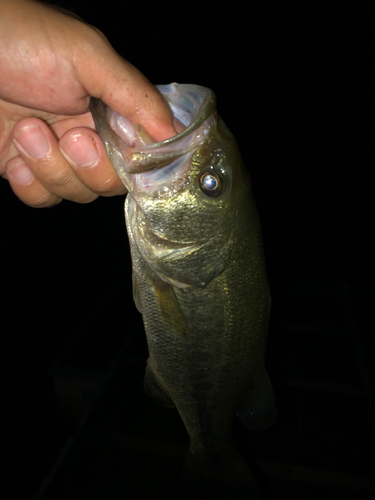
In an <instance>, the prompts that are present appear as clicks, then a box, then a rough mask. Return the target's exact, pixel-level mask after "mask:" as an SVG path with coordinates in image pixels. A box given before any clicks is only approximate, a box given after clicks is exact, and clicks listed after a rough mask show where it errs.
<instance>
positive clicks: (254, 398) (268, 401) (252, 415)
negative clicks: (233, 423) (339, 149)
mask: <svg viewBox="0 0 375 500" xmlns="http://www.w3.org/2000/svg"><path fill="white" fill-rule="evenodd" d="M238 417H239V419H240V421H241V423H242V425H243V426H244V427H246V429H251V430H253V431H257V430H261V429H267V427H270V426H271V425H272V424H274V423H275V421H276V417H277V414H276V405H275V396H274V394H273V390H272V386H271V381H270V379H269V376H268V373H267V372H266V371H265V372H264V376H263V378H262V379H261V380H260V383H259V384H258V386H257V387H256V388H255V390H254V392H253V393H252V395H251V397H250V400H249V401H248V403H247V404H246V405H245V406H244V407H243V408H242V409H241V410H240V411H239V412H238Z"/></svg>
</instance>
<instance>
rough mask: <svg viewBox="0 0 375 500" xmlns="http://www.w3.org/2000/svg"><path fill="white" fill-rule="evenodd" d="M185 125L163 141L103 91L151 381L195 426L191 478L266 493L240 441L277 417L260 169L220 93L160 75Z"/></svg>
mask: <svg viewBox="0 0 375 500" xmlns="http://www.w3.org/2000/svg"><path fill="white" fill-rule="evenodd" d="M157 88H158V90H159V92H160V93H161V94H162V95H163V97H164V99H165V100H166V102H167V103H168V105H169V107H170V109H171V112H172V114H173V119H174V124H175V127H176V129H177V130H181V132H180V133H179V134H177V135H176V136H174V137H171V138H169V139H167V140H165V141H162V142H155V141H154V140H153V138H152V137H150V136H149V135H148V134H147V132H146V131H145V130H144V129H143V127H141V126H140V125H133V124H132V123H131V122H130V121H129V120H127V119H126V118H125V117H121V116H120V115H118V114H117V113H116V112H115V111H113V110H112V109H111V108H109V107H108V106H106V105H105V104H104V103H103V102H102V101H100V100H99V99H95V98H91V104H90V110H91V113H92V115H93V118H94V122H95V126H96V129H97V130H98V133H99V135H100V137H101V139H102V141H103V144H104V146H105V148H106V152H107V154H108V157H109V158H110V160H111V162H112V164H113V166H114V168H115V169H116V171H117V173H118V175H119V176H120V178H121V180H122V181H123V183H124V185H125V186H126V188H127V190H128V194H127V197H126V201H125V219H126V227H127V233H128V237H129V243H130V249H131V258H132V274H133V296H134V301H135V304H136V306H137V308H138V310H139V311H140V312H141V314H142V317H143V323H144V327H145V332H146V337H147V345H148V352H149V358H148V361H147V365H146V373H145V379H144V388H145V391H146V393H147V394H148V395H149V396H150V397H151V398H153V399H154V400H155V401H156V402H158V403H161V404H163V405H165V406H167V407H175V408H176V409H177V411H178V413H179V414H180V416H181V419H182V421H183V423H184V425H185V427H186V429H187V432H188V434H189V437H190V444H189V448H188V452H187V457H186V462H185V469H184V473H183V476H184V484H185V486H186V488H187V490H188V491H190V492H192V496H194V492H202V491H209V492H213V491H214V492H216V494H217V496H214V497H213V498H228V499H229V498H230V499H232V498H254V499H255V498H260V493H259V489H258V487H257V485H256V481H255V478H254V476H253V474H252V473H251V471H250V470H249V468H248V467H247V465H246V463H245V462H244V460H243V459H242V457H241V456H240V454H239V453H238V452H237V450H235V448H234V445H233V443H232V437H231V433H232V425H233V420H234V418H236V416H238V417H239V419H240V421H241V422H242V424H243V425H244V426H245V428H246V429H251V430H260V429H265V428H267V427H269V426H271V425H272V424H274V422H275V421H276V405H275V397H274V393H273V390H272V385H271V382H270V379H269V376H268V373H267V370H266V367H265V363H264V355H265V349H266V338H267V330H268V322H269V316H270V307H271V296H270V290H269V285H268V281H267V274H266V267H265V261H264V252H263V244H262V238H261V227H260V220H259V215H258V212H257V208H256V205H255V202H254V197H253V195H252V189H251V180H250V175H249V173H248V171H247V169H246V168H245V166H244V163H243V160H242V157H241V155H240V152H239V148H238V145H237V143H236V140H235V138H234V136H233V134H232V133H231V132H230V131H229V129H228V128H227V126H226V125H225V124H224V122H223V120H222V119H221V118H220V116H219V115H218V114H217V110H216V96H215V93H214V92H213V91H212V90H211V89H208V88H206V87H202V86H199V85H193V84H177V83H172V84H170V85H159V86H157Z"/></svg>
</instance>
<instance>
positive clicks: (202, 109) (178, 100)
mask: <svg viewBox="0 0 375 500" xmlns="http://www.w3.org/2000/svg"><path fill="white" fill-rule="evenodd" d="M156 87H157V89H158V90H159V91H160V92H161V94H162V95H163V97H164V99H165V100H166V101H167V103H168V105H169V107H170V108H171V111H172V114H173V116H174V118H175V119H176V120H178V121H179V122H181V123H182V125H183V126H185V127H186V128H185V130H183V131H182V132H180V133H179V134H177V135H175V136H173V137H171V138H169V139H166V140H164V141H162V142H156V143H155V142H154V143H147V144H144V143H142V142H144V141H142V140H141V136H142V134H145V131H144V130H143V129H142V127H139V126H137V127H136V128H134V137H136V138H137V137H138V138H139V141H138V145H136V146H134V147H132V144H131V145H129V144H126V141H125V140H122V139H121V137H120V136H119V135H118V134H119V133H120V132H119V130H120V129H121V127H119V128H116V127H115V126H114V125H113V123H114V116H115V115H117V114H115V112H114V111H113V110H112V109H111V108H109V107H108V106H106V105H105V104H104V103H103V102H102V101H101V100H100V99H96V98H93V97H92V98H91V102H90V110H91V112H92V115H93V118H94V121H95V125H96V128H97V130H98V131H99V132H100V135H101V138H102V140H103V142H104V145H105V148H106V151H107V154H108V156H109V158H110V159H111V161H112V164H113V166H114V167H115V169H116V171H117V173H118V175H119V176H120V178H121V180H122V181H123V183H124V184H125V186H126V187H127V188H128V190H131V184H132V183H131V180H130V179H129V174H140V173H145V172H150V171H152V170H159V169H162V168H164V167H166V166H167V165H170V164H171V163H172V162H174V161H175V160H178V159H179V158H180V157H183V156H184V155H186V153H189V152H191V151H193V150H194V149H196V148H197V147H198V146H200V145H201V144H203V143H204V142H205V141H206V140H207V137H208V135H209V134H210V131H211V130H212V127H213V125H214V123H215V122H216V117H215V113H216V97H215V94H214V92H213V91H212V90H211V89H208V88H205V87H200V86H198V85H192V84H184V85H180V84H177V83H172V84H171V85H157V86H156ZM117 117H118V119H121V118H123V117H120V116H119V115H117ZM115 119H116V116H115ZM108 124H112V125H111V126H108ZM115 129H116V130H115ZM141 129H142V130H141ZM116 131H117V133H116ZM149 139H150V138H149ZM134 142H135V143H137V139H134ZM146 142H148V141H146Z"/></svg>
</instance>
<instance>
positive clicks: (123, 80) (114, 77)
mask: <svg viewBox="0 0 375 500" xmlns="http://www.w3.org/2000/svg"><path fill="white" fill-rule="evenodd" d="M94 30H95V32H96V35H97V36H98V38H97V40H96V43H94V44H89V45H86V50H85V51H81V52H80V56H79V59H78V60H77V63H76V70H77V71H78V73H79V78H80V80H81V82H82V85H83V86H84V88H85V89H86V90H87V92H88V93H89V94H90V95H92V96H94V97H97V98H99V99H101V100H102V101H103V102H105V103H106V104H107V105H108V106H110V107H111V108H112V109H113V110H115V111H116V112H117V113H119V114H121V115H123V116H126V118H128V119H129V120H130V121H131V122H132V123H139V124H140V125H142V126H143V127H144V128H145V129H146V131H147V132H148V134H149V135H151V137H153V138H154V139H156V140H157V141H163V140H165V139H168V138H169V137H172V136H174V135H176V133H177V132H176V130H175V128H174V126H173V123H172V119H173V117H172V113H171V111H170V109H169V106H168V104H167V103H166V101H165V100H164V98H163V97H162V95H161V94H160V92H159V91H158V90H157V89H156V88H155V87H154V86H153V85H152V84H151V83H150V82H149V81H148V80H147V78H146V77H145V76H144V75H143V74H142V73H141V72H140V71H139V70H138V69H137V68H135V67H134V66H133V65H132V64H131V63H129V62H128V61H126V60H125V59H123V58H122V57H121V56H120V55H119V54H118V53H117V52H116V51H115V50H114V49H113V48H112V46H111V45H110V43H109V42H108V40H107V38H106V37H105V36H104V35H103V34H102V33H101V32H100V31H99V30H97V29H96V28H94ZM87 51H89V52H90V53H87ZM82 58H83V59H82Z"/></svg>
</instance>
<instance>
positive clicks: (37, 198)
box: [0, 0, 176, 207]
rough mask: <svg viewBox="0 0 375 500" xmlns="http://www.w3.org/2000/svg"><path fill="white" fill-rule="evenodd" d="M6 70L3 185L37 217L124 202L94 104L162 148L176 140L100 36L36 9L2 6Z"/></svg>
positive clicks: (159, 102) (14, 1)
mask: <svg viewBox="0 0 375 500" xmlns="http://www.w3.org/2000/svg"><path fill="white" fill-rule="evenodd" d="M0 68H1V71H0V175H1V176H2V177H4V178H5V179H7V180H8V181H9V183H10V185H11V187H12V189H13V191H14V192H15V194H16V195H17V196H18V197H19V198H20V199H21V200H22V201H23V202H24V203H26V204H27V205H30V206H32V207H50V206H53V205H56V204H57V203H60V201H61V200H62V199H68V200H71V201H75V202H78V203H88V202H90V201H93V200H95V199H96V198H97V197H98V196H114V195H117V194H122V193H125V192H126V190H125V188H124V186H123V184H122V183H121V181H120V179H119V177H118V176H117V174H116V172H115V170H114V169H113V167H112V166H111V164H110V162H109V160H108V158H107V156H106V154H105V150H104V147H103V144H102V142H101V140H100V138H99V136H98V134H97V133H96V131H95V127H94V123H93V120H92V116H91V114H90V112H89V110H88V107H89V102H90V96H94V97H97V98H100V99H102V100H103V101H104V102H105V103H106V104H108V105H109V106H110V107H111V108H113V109H114V110H115V111H117V112H118V113H120V114H121V115H123V116H126V117H127V118H129V119H130V120H131V121H132V122H133V123H139V124H141V125H143V127H144V128H145V129H146V130H147V132H148V133H149V134H150V135H151V136H152V137H153V138H154V139H155V140H157V141H161V140H164V139H167V138H168V137H171V136H173V135H175V134H176V131H175V129H174V127H173V124H172V115H171V112H170V110H169V108H168V106H167V104H166V103H165V101H164V100H163V98H162V97H161V95H160V94H159V93H158V91H157V90H156V89H155V87H154V86H153V85H151V83H150V82H149V81H148V80H147V79H146V77H145V76H144V75H143V74H142V73H141V72H140V71H139V70H137V69H136V68H135V67H134V66H132V65H131V64H130V63H129V62H128V61H126V60H124V59H123V58H122V57H121V56H120V55H119V54H118V53H117V52H115V51H114V49H113V48H112V47H111V45H110V44H109V42H108V40H107V39H106V38H105V36H104V35H103V34H102V33H101V32H100V31H99V30H97V29H96V28H94V27H93V26H90V25H88V24H86V23H84V22H83V21H82V20H80V19H78V18H76V17H75V16H70V15H68V14H66V13H64V12H61V11H59V10H56V9H54V8H52V7H49V6H46V5H44V4H40V3H38V2H36V1H35V0H0Z"/></svg>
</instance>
